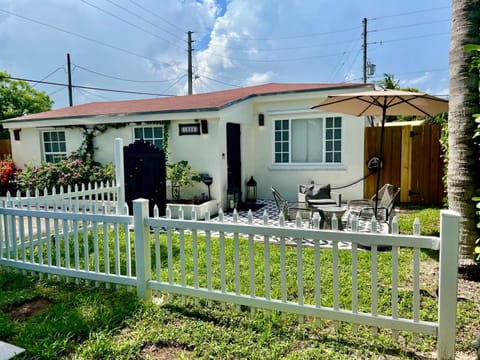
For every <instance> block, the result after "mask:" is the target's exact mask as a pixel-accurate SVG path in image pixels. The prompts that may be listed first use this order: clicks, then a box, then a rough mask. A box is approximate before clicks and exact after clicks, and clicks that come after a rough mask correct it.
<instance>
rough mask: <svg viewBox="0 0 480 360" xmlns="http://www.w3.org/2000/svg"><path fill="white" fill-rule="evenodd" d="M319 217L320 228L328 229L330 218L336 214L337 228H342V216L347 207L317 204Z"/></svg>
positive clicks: (330, 226) (330, 224)
mask: <svg viewBox="0 0 480 360" xmlns="http://www.w3.org/2000/svg"><path fill="white" fill-rule="evenodd" d="M316 208H317V210H318V212H319V213H320V217H321V218H322V220H323V221H322V229H325V230H330V229H332V218H333V215H335V216H336V218H337V220H338V230H340V231H342V230H343V223H342V216H343V214H345V211H347V208H346V207H344V206H317V207H316Z"/></svg>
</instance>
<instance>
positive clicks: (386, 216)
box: [347, 184, 400, 226]
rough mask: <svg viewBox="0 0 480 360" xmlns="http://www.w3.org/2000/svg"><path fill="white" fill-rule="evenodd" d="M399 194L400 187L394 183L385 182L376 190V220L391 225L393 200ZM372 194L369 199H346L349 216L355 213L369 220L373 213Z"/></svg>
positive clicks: (373, 197)
mask: <svg viewBox="0 0 480 360" xmlns="http://www.w3.org/2000/svg"><path fill="white" fill-rule="evenodd" d="M399 194H400V188H399V187H398V186H395V185H391V184H385V185H383V186H382V188H381V189H380V190H379V191H378V204H377V220H378V221H383V222H385V223H387V224H388V225H389V226H390V225H391V222H392V219H393V217H394V216H395V201H396V200H397V197H398V195H399ZM375 197H376V195H375V194H374V195H373V196H372V197H371V198H370V199H365V200H350V201H348V203H347V205H348V211H349V216H352V215H356V216H358V217H359V218H360V219H364V220H370V219H371V218H372V216H373V215H374V213H375Z"/></svg>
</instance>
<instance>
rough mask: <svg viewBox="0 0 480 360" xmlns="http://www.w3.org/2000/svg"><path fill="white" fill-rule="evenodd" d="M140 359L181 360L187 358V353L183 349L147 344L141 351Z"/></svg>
mask: <svg viewBox="0 0 480 360" xmlns="http://www.w3.org/2000/svg"><path fill="white" fill-rule="evenodd" d="M140 354H141V357H142V359H152V360H171V359H179V358H180V356H182V358H189V356H188V351H186V350H185V349H181V348H177V347H173V346H162V345H156V344H148V345H145V347H144V348H143V349H142V351H141V353H140Z"/></svg>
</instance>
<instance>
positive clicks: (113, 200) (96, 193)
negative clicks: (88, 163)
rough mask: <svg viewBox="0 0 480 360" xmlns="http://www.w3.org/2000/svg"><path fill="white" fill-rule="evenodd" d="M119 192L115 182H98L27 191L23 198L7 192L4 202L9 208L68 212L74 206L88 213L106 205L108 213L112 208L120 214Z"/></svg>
mask: <svg viewBox="0 0 480 360" xmlns="http://www.w3.org/2000/svg"><path fill="white" fill-rule="evenodd" d="M121 191H123V189H121V187H120V185H117V183H116V182H115V181H112V182H98V183H93V184H92V183H89V184H82V185H80V186H79V185H75V186H74V187H73V188H72V187H71V186H70V185H68V186H66V187H63V186H62V187H60V189H59V190H58V191H57V189H56V188H53V189H50V191H49V190H48V189H47V188H45V189H43V191H40V190H39V189H35V190H34V191H30V190H27V191H26V192H25V193H23V196H22V193H21V192H20V191H17V193H16V194H15V196H12V194H10V192H8V193H7V195H6V197H5V198H4V200H5V201H6V203H7V204H9V206H10V207H11V206H15V207H22V206H31V207H35V208H40V207H42V208H49V207H59V206H65V207H66V209H68V210H70V209H71V208H72V207H73V206H76V208H77V209H80V208H81V207H83V206H85V207H86V208H87V209H89V211H90V210H92V209H93V208H96V209H97V210H99V209H101V208H102V207H103V206H105V205H106V206H107V209H108V212H111V211H112V209H113V207H115V209H116V211H118V212H122V211H125V204H124V203H121V202H120V201H119V199H120V197H121V195H120V193H121ZM123 198H124V197H123Z"/></svg>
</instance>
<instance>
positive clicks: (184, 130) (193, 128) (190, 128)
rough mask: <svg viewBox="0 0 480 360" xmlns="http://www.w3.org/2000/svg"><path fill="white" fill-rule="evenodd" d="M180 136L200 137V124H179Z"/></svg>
mask: <svg viewBox="0 0 480 360" xmlns="http://www.w3.org/2000/svg"><path fill="white" fill-rule="evenodd" d="M178 130H179V132H180V135H200V123H195V124H178Z"/></svg>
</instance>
